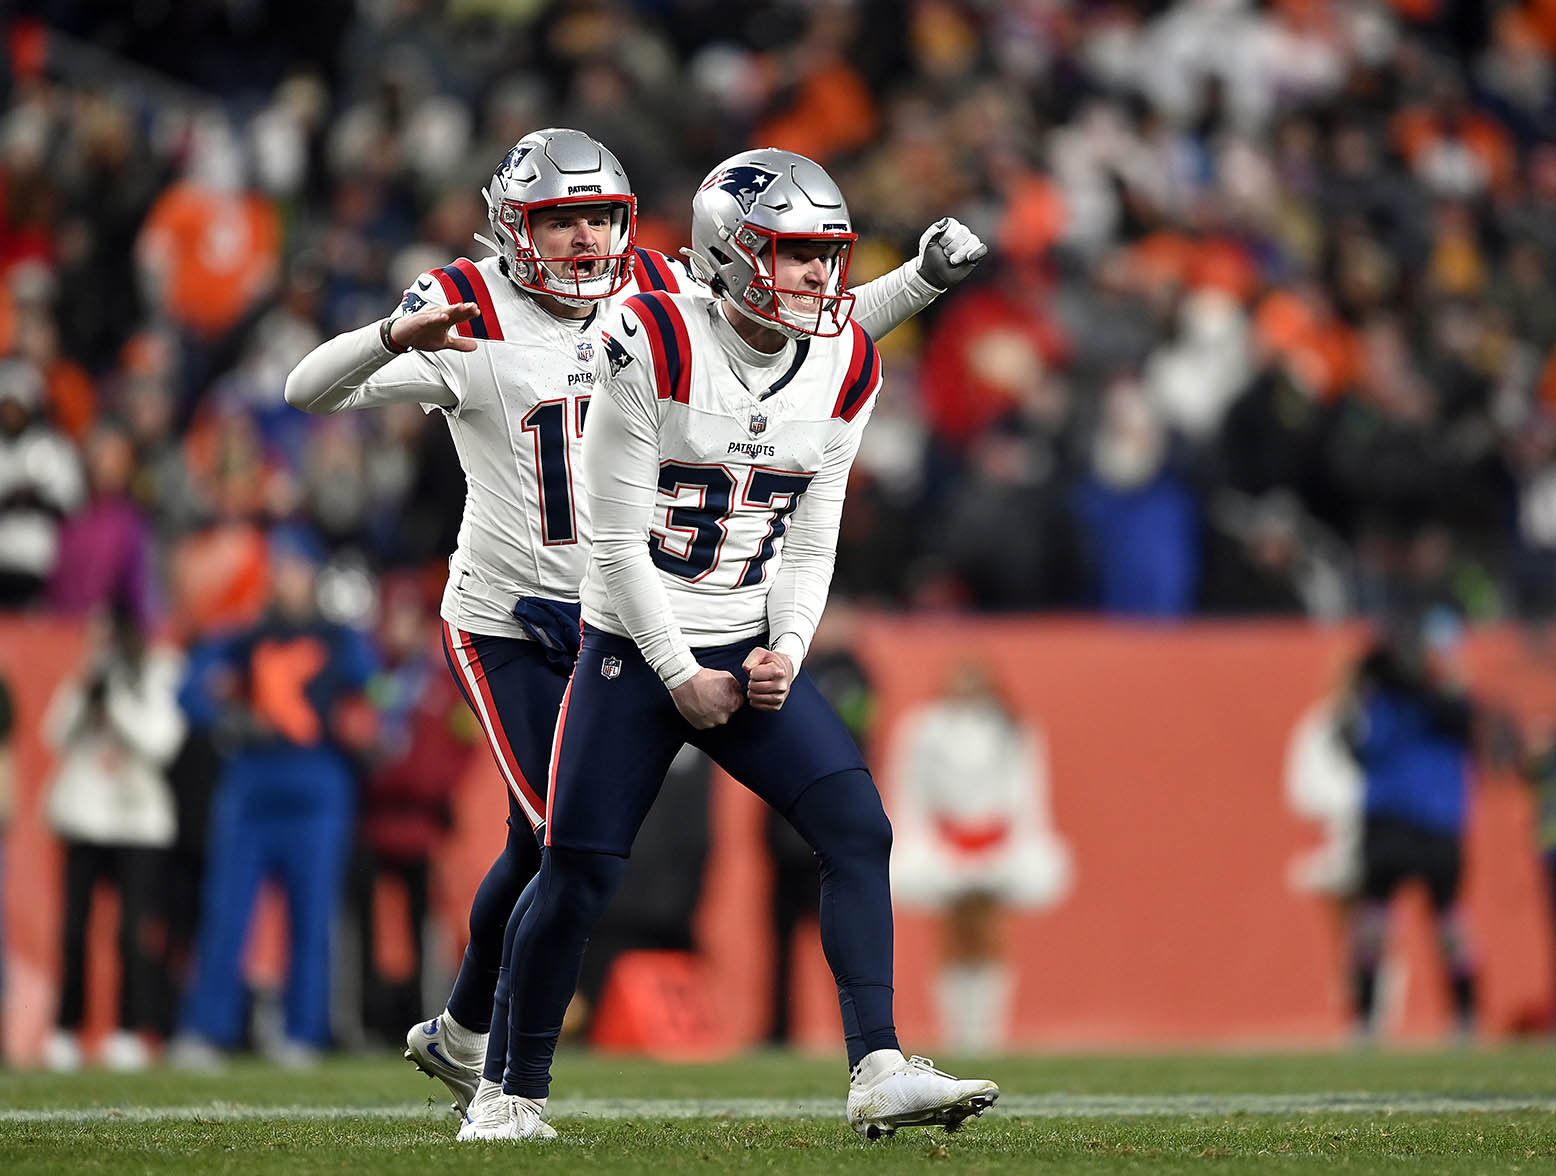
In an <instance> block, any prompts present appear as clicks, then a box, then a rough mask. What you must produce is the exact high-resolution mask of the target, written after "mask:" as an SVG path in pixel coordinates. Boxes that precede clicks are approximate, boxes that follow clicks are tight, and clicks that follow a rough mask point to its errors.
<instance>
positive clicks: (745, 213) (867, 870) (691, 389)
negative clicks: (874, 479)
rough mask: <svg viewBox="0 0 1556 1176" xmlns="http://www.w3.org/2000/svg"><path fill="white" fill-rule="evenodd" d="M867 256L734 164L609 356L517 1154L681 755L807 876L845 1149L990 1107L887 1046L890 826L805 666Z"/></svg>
mask: <svg viewBox="0 0 1556 1176" xmlns="http://www.w3.org/2000/svg"><path fill="white" fill-rule="evenodd" d="M855 240H856V235H855V233H854V232H853V225H852V221H851V219H850V217H849V214H848V208H847V205H846V204H845V202H844V200H843V195H842V193H841V192H840V191H839V190H838V188H837V186H836V185H835V184H834V183H833V182H832V180H831V179H830V178H829V177H828V175H827V173H826V172H825V171H824V170H822V168H821V167H820V166H818V165H817V164H815V163H814V162H812V161H811V160H809V159H806V158H805V157H803V156H799V155H795V154H792V153H790V152H787V151H779V150H774V149H771V148H767V149H761V150H756V151H749V152H745V153H743V154H741V155H737V156H735V157H733V158H731V159H729V160H727V161H726V162H725V163H723V164H721V165H720V166H719V167H717V168H715V169H714V171H713V172H712V173H711V174H710V175H709V176H708V178H707V179H706V180H705V181H704V182H703V184H702V186H701V188H700V189H699V190H698V193H697V195H696V197H695V199H694V200H693V203H692V250H693V252H692V256H693V258H694V260H695V262H696V264H697V267H698V269H699V271H700V272H701V273H703V274H704V275H705V276H706V277H707V279H708V283H709V284H708V285H707V286H696V287H691V288H688V289H687V290H685V291H684V292H682V293H680V294H671V293H667V292H663V291H654V292H649V293H645V294H639V295H634V296H633V297H631V298H628V299H627V300H626V301H625V303H624V304H623V305H622V307H621V308H620V309H618V310H615V311H613V312H612V314H611V316H610V321H609V323H608V325H607V328H606V332H605V334H604V335H603V336H602V341H603V344H604V346H603V354H602V355H601V359H600V369H599V372H598V380H597V387H599V389H600V393H599V394H598V395H596V397H595V403H594V408H593V410H592V419H591V421H590V424H589V428H588V430H587V431H586V432H585V434H584V444H583V468H584V479H585V485H586V487H587V491H588V498H589V504H590V515H591V523H592V526H593V540H592V550H591V554H590V559H589V565H588V571H587V573H586V575H585V577H584V582H583V588H582V594H581V597H582V608H583V620H584V633H583V641H582V646H581V648H580V651H579V655H578V660H577V664H576V666H575V668H574V671H573V676H572V680H571V682H570V683H569V685H568V688H567V693H566V695H565V696H564V698H563V702H562V713H561V715H560V717H559V719H558V723H557V732H556V743H555V745H554V747H553V749H552V755H551V775H550V787H549V807H548V812H547V816H548V820H547V826H546V849H545V852H544V854H543V855H542V859H541V867H540V873H539V875H538V877H537V879H536V882H535V888H534V891H533V897H532V899H531V901H530V902H529V903H528V906H527V909H526V910H525V911H524V913H523V915H522V918H521V920H520V923H519V927H518V933H517V936H516V939H515V942H514V945H513V951H512V953H511V955H510V957H509V965H510V969H511V983H512V986H513V999H512V1005H511V1008H510V1010H509V1035H510V1036H509V1044H508V1065H507V1069H506V1072H505V1074H504V1076H503V1085H502V1089H503V1094H504V1095H505V1097H506V1102H507V1104H508V1106H509V1127H508V1130H507V1133H506V1137H507V1138H516V1139H545V1138H551V1137H552V1136H554V1135H555V1131H554V1129H553V1128H551V1126H550V1125H549V1124H547V1123H546V1122H545V1120H544V1109H545V1100H546V1097H547V1094H548V1093H549V1090H550V1082H551V1075H550V1064H551V1059H552V1056H553V1053H554V1051H555V1047H556V1040H557V1036H558V1034H559V1033H560V1030H561V1026H562V1018H563V1014H564V1012H565V1011H566V1009H567V1006H568V1002H569V1000H570V999H571V997H572V993H573V988H574V985H575V984H576V982H577V977H578V970H579V965H580V964H581V962H582V959H583V952H584V947H585V944H586V943H587V941H588V935H589V930H590V927H591V926H592V924H593V922H594V920H595V919H596V918H597V917H598V916H599V914H600V912H601V911H602V910H603V908H604V906H605V904H606V902H607V901H608V900H609V898H610V896H611V893H612V891H613V890H614V888H615V886H616V884H617V882H618V881H619V880H620V877H621V873H622V870H623V868H624V867H625V865H626V857H627V854H628V852H629V850H630V849H631V847H632V842H633V839H634V837H635V836H636V834H637V831H638V827H639V825H640V824H641V822H642V820H643V817H644V815H645V814H646V813H647V811H648V809H649V806H650V805H651V804H652V803H653V801H654V797H655V795H656V794H657V793H658V790H659V786H660V781H661V779H662V778H663V776H664V773H665V770H666V768H667V767H668V766H669V764H670V761H671V759H672V758H673V757H674V756H675V754H676V753H677V752H678V751H679V750H680V748H681V747H682V746H683V745H684V744H686V743H692V744H694V745H696V746H697V747H699V748H701V749H702V750H703V751H705V752H706V753H707V754H708V755H709V756H711V757H712V758H713V760H714V761H715V762H717V763H718V764H719V765H720V766H721V767H723V768H724V769H725V770H726V771H728V772H729V773H730V775H732V776H733V777H734V778H735V779H737V780H739V781H740V782H741V783H742V784H744V785H745V786H746V787H747V788H750V789H751V790H752V791H753V792H755V793H756V794H757V795H759V796H760V797H762V798H763V799H764V800H765V801H767V802H768V803H769V804H771V805H772V806H773V807H774V808H776V809H777V810H778V811H780V812H781V813H783V814H784V816H785V817H787V818H788V820H789V821H790V823H791V824H792V825H793V826H794V828H795V829H796V830H797V831H798V832H799V833H800V835H801V836H802V837H804V838H805V840H806V841H807V842H808V843H809V845H810V846H811V848H812V849H813V850H814V851H815V852H816V854H817V855H818V857H819V858H820V860H821V877H822V892H821V893H822V897H821V938H822V946H823V948H824V950H825V952H826V957H827V961H828V963H829V965H830V966H831V968H832V973H833V975H834V977H835V978H836V980H837V987H838V999H839V1003H840V1005H841V1008H842V1016H843V1028H844V1035H845V1038H846V1040H847V1046H848V1060H849V1066H850V1085H849V1092H848V1099H847V1116H848V1120H849V1122H850V1123H851V1124H852V1126H853V1127H854V1129H855V1130H856V1131H858V1132H859V1133H860V1134H862V1135H865V1136H867V1137H869V1138H872V1139H874V1138H879V1137H880V1136H882V1135H889V1134H891V1133H892V1132H894V1131H895V1130H897V1128H899V1127H903V1126H916V1125H935V1124H938V1125H942V1126H945V1127H947V1128H955V1127H957V1126H959V1125H960V1124H961V1122H962V1120H963V1119H965V1118H967V1117H968V1116H970V1115H977V1114H981V1113H982V1112H983V1111H984V1110H985V1109H986V1108H987V1107H988V1106H990V1105H991V1104H992V1103H993V1102H994V1100H995V1099H996V1098H997V1097H998V1096H999V1089H998V1087H996V1086H995V1085H994V1083H992V1082H988V1081H961V1080H958V1079H955V1078H952V1077H951V1076H949V1075H947V1074H944V1073H942V1072H940V1071H939V1070H936V1069H935V1068H934V1066H933V1065H932V1063H930V1062H929V1061H928V1060H926V1059H924V1058H918V1057H914V1058H907V1057H904V1056H903V1054H902V1052H901V1050H900V1048H899V1046H898V1041H897V1035H896V1030H895V1028H894V1020H893V1009H892V906H891V887H890V883H889V881H888V869H887V863H888V857H889V854H890V850H891V826H890V824H889V823H888V821H887V818H886V813H885V811H884V809H883V808H882V806H881V799H880V795H879V793H878V792H877V791H876V786H875V783H874V781H873V780H872V779H871V776H870V773H869V771H868V770H867V769H866V768H865V764H864V760H863V758H862V757H861V755H860V753H859V750H858V748H857V747H855V745H854V742H853V740H852V739H851V738H850V737H849V735H848V732H847V730H846V729H845V728H844V726H843V723H842V721H841V720H840V719H839V718H838V716H837V715H836V713H835V712H834V711H833V710H832V709H831V708H830V707H829V706H828V705H827V703H826V702H825V701H824V700H823V698H822V696H821V694H820V692H819V691H818V690H817V688H816V686H815V685H814V683H813V682H812V681H811V680H810V678H809V677H808V676H807V675H805V674H804V673H802V672H801V671H800V666H801V664H802V663H803V661H804V658H805V653H806V650H807V649H808V647H809V645H810V641H811V638H812V636H813V635H814V634H815V631H816V624H817V622H818V620H819V619H820V617H821V612H822V608H823V606H824V605H825V603H826V597H827V591H828V587H829V584H830V581H831V577H832V566H833V560H834V557H835V554H836V549H837V538H838V524H839V520H840V518H841V516H842V509H843V495H844V487H845V485H846V483H847V480H848V472H849V468H850V467H851V466H852V464H853V461H854V456H855V454H856V453H857V452H858V448H859V443H860V437H861V435H862V434H863V432H864V428H865V424H866V422H867V421H868V420H869V418H870V414H871V412H872V410H873V409H874V406H875V394H876V391H877V389H879V387H880V385H881V361H880V356H879V355H878V353H877V352H876V348H875V344H874V342H873V341H872V340H871V338H870V335H869V333H868V332H867V331H866V330H865V329H864V328H863V327H861V326H860V325H859V323H858V322H857V321H855V319H854V313H853V312H854V310H855V308H856V295H855V294H854V293H853V292H852V291H850V290H849V289H848V285H847V282H848V269H849V261H850V256H851V254H852V250H853V246H854V243H855Z"/></svg>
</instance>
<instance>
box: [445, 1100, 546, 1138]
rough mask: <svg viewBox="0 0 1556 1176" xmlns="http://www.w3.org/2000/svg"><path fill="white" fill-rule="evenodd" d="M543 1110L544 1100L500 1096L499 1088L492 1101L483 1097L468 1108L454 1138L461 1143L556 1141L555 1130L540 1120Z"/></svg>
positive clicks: (544, 1106)
mask: <svg viewBox="0 0 1556 1176" xmlns="http://www.w3.org/2000/svg"><path fill="white" fill-rule="evenodd" d="M545 1109H546V1104H545V1100H544V1099H542V1100H539V1101H536V1100H535V1099H532V1098H519V1097H518V1096H516V1095H511V1094H503V1093H502V1091H501V1088H499V1089H498V1091H497V1093H496V1094H495V1095H493V1096H492V1097H490V1098H487V1097H485V1096H484V1095H483V1097H481V1098H479V1099H477V1100H476V1101H475V1102H473V1103H471V1104H470V1109H469V1110H467V1111H466V1112H465V1121H464V1122H463V1123H461V1124H460V1125H459V1134H458V1135H457V1136H456V1137H455V1138H456V1139H458V1141H459V1142H460V1143H472V1142H476V1141H478V1140H482V1139H512V1140H521V1139H555V1138H556V1128H554V1127H552V1126H551V1124H550V1123H547V1122H546V1121H545V1120H544V1119H543V1118H541V1115H542V1114H543V1113H544V1112H545Z"/></svg>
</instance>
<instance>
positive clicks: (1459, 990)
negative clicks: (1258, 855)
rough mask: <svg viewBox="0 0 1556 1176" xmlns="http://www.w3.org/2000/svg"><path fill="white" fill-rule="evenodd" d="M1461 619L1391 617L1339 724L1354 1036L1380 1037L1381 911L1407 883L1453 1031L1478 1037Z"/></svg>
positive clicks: (1469, 714)
mask: <svg viewBox="0 0 1556 1176" xmlns="http://www.w3.org/2000/svg"><path fill="white" fill-rule="evenodd" d="M1462 637H1463V629H1462V625H1461V623H1460V621H1459V618H1458V616H1457V615H1456V614H1455V613H1453V612H1452V611H1451V610H1449V609H1446V608H1442V607H1437V608H1433V609H1430V610H1428V611H1426V612H1425V613H1424V614H1421V613H1417V614H1414V615H1408V616H1405V617H1402V618H1399V619H1397V620H1396V621H1395V622H1394V623H1393V624H1392V625H1391V626H1390V629H1389V631H1388V633H1387V634H1386V635H1385V636H1384V637H1383V638H1382V639H1380V640H1379V641H1377V642H1376V643H1375V644H1374V645H1373V646H1372V648H1371V649H1369V650H1368V651H1367V652H1366V654H1365V655H1364V656H1363V658H1362V660H1361V662H1360V664H1359V665H1358V666H1357V667H1356V670H1355V673H1354V675H1353V679H1352V684H1351V688H1350V692H1349V696H1348V698H1347V700H1346V705H1345V713H1344V717H1343V720H1342V722H1343V728H1342V730H1343V733H1344V738H1345V741H1346V744H1347V745H1348V747H1349V748H1350V750H1351V754H1352V755H1353V756H1355V758H1356V762H1357V764H1358V765H1359V767H1360V769H1361V774H1362V820H1363V824H1362V838H1361V879H1360V886H1359V890H1358V893H1359V898H1358V901H1357V902H1356V904H1355V906H1354V908H1353V910H1352V915H1351V925H1350V953H1349V954H1350V960H1351V990H1352V1009H1353V1013H1354V1015H1355V1018H1356V1033H1357V1035H1358V1037H1359V1039H1361V1040H1363V1041H1370V1040H1372V1039H1373V1038H1375V1037H1376V1036H1377V1034H1378V1032H1379V1030H1380V1029H1381V1025H1380V1010H1379V971H1380V968H1381V967H1382V964H1383V959H1384V950H1385V947H1386V945H1387V935H1388V924H1389V906H1390V903H1391V902H1392V900H1393V898H1394V895H1395V893H1396V892H1397V891H1398V890H1399V888H1400V886H1402V885H1403V884H1404V883H1405V882H1407V881H1411V880H1416V881H1419V882H1421V883H1422V884H1423V885H1424V886H1425V887H1426V890H1427V895H1428V898H1429V899H1430V901H1431V907H1432V917H1433V921H1434V927H1435V931H1436V936H1437V947H1438V951H1439V954H1440V955H1441V957H1442V962H1443V971H1444V974H1445V977H1446V979H1447V982H1448V988H1449V991H1450V995H1451V1003H1452V1009H1453V1015H1454V1018H1455V1025H1456V1029H1457V1033H1458V1035H1459V1036H1460V1037H1461V1038H1464V1039H1467V1038H1469V1037H1470V1036H1471V1035H1472V1034H1473V1032H1474V1029H1475V974H1476V967H1475V958H1474V955H1473V952H1472V950H1471V946H1470V943H1469V940H1468V936H1467V932H1466V928H1465V926H1464V914H1463V911H1462V909H1461V908H1460V905H1459V887H1460V882H1461V880H1462V876H1463V838H1464V829H1465V825H1466V821H1467V819H1468V816H1469V802H1470V789H1471V785H1472V775H1471V757H1472V755H1473V754H1474V751H1475V748H1476V725H1477V704H1476V702H1475V701H1474V700H1473V699H1472V698H1471V697H1470V695H1469V694H1468V693H1467V691H1466V683H1465V679H1464V665H1463V662H1462V659H1461V656H1460V643H1461V641H1462Z"/></svg>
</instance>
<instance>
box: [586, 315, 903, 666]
mask: <svg viewBox="0 0 1556 1176" xmlns="http://www.w3.org/2000/svg"><path fill="white" fill-rule="evenodd" d="M598 363H599V368H598V384H599V386H600V387H601V394H600V395H598V396H597V399H596V404H595V409H594V412H595V420H594V422H593V423H592V424H591V425H590V428H589V432H588V436H587V438H586V440H585V446H584V452H585V467H586V469H587V480H588V489H589V497H590V500H591V509H592V511H593V526H594V538H593V552H592V556H591V559H590V561H589V567H588V572H587V573H586V575H585V577H584V585H583V591H582V593H581V600H582V604H583V616H584V620H585V622H586V623H588V624H592V625H597V626H599V627H600V628H601V629H603V630H606V631H608V632H611V633H616V634H618V635H622V636H630V637H632V638H633V639H634V640H635V641H636V642H637V644H638V646H639V648H640V649H642V651H643V653H644V656H645V657H646V658H647V660H648V661H649V662H650V664H652V665H653V666H654V667H655V669H656V670H658V671H659V672H660V674H661V676H662V677H663V678H664V680H665V682H666V683H667V685H669V686H671V687H672V688H673V687H675V686H677V685H679V684H680V683H681V682H683V681H685V680H686V679H687V678H690V677H691V676H692V674H693V673H695V672H696V664H695V660H694V659H693V658H692V655H691V652H690V650H691V649H692V648H697V647H709V646H718V645H725V644H729V643H732V642H735V641H738V640H741V639H744V638H749V637H752V636H755V635H758V634H761V633H763V632H764V631H765V632H768V633H769V639H770V642H771V643H772V645H773V647H774V648H779V649H783V651H784V652H786V653H789V654H790V656H791V657H793V658H794V660H795V662H796V663H798V662H799V660H800V659H801V658H802V657H803V656H804V653H805V651H806V649H807V648H808V647H809V644H810V639H811V637H812V636H813V635H814V633H815V626H816V623H817V621H818V620H819V619H820V615H821V610H822V608H823V607H824V605H825V602H826V593H827V587H828V584H829V583H830V580H831V574H832V563H833V559H834V557H835V554H836V549H837V530H838V523H839V521H840V519H841V515H842V505H843V491H844V487H845V485H846V483H847V479H848V470H849V467H850V465H851V464H852V463H853V459H854V455H855V453H856V452H857V451H858V447H859V439H860V435H861V433H862V432H863V430H864V426H865V422H866V421H867V420H868V418H869V415H870V412H871V411H872V409H873V407H874V404H875V392H876V390H877V389H878V388H879V387H880V383H881V363H880V356H879V354H878V352H877V351H876V348H875V344H874V342H873V341H872V340H871V338H870V336H869V335H868V334H867V333H866V332H865V330H864V329H863V328H861V327H860V326H859V325H858V324H857V323H850V324H849V326H848V329H846V330H845V331H844V332H843V334H842V335H840V336H838V337H836V338H832V339H824V338H806V339H801V340H799V341H790V342H788V343H787V344H786V346H785V347H784V349H783V350H782V351H781V352H779V353H777V355H775V356H772V357H764V356H762V355H761V353H758V352H755V351H753V350H752V349H750V348H749V347H748V346H747V345H746V344H745V343H744V342H743V341H742V340H740V338H739V337H738V335H737V334H736V333H735V331H734V329H733V328H732V327H731V326H730V325H729V323H728V322H727V321H725V319H724V317H723V311H722V310H721V308H720V302H719V300H718V298H716V297H715V296H714V295H713V294H712V293H711V291H709V290H708V289H707V288H706V287H702V286H697V287H693V288H690V289H689V290H688V292H686V293H683V294H678V295H671V294H665V293H650V294H643V295H636V296H634V297H631V298H629V299H627V300H626V301H625V303H624V304H623V305H622V307H621V308H620V309H619V310H618V311H616V312H615V313H613V315H612V316H611V319H610V321H609V322H608V323H607V325H606V328H605V332H604V335H603V336H602V348H601V354H600V355H599V357H598ZM606 392H608V396H607V395H605V393H606Z"/></svg>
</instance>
